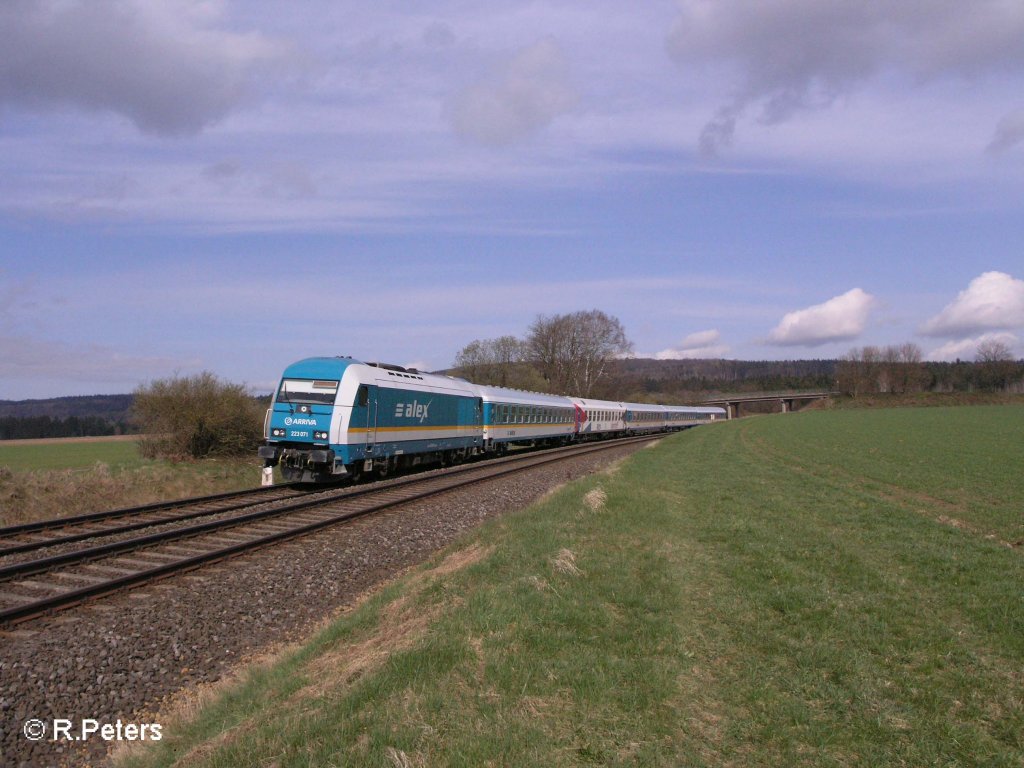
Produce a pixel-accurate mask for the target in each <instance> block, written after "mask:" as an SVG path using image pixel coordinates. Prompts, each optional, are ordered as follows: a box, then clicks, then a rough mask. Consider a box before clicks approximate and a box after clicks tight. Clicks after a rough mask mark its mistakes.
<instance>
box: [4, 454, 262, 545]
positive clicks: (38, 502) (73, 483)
mask: <svg viewBox="0 0 1024 768" xmlns="http://www.w3.org/2000/svg"><path fill="white" fill-rule="evenodd" d="M259 481H260V463H259V461H257V460H254V459H248V460H243V459H239V460H232V461H227V460H224V461H220V460H218V461H196V462H186V463H178V464H174V463H170V462H166V461H151V460H148V459H144V458H142V456H141V455H140V454H139V450H138V444H137V442H136V441H135V440H133V439H129V440H124V439H119V440H102V439H96V440H78V439H74V438H72V439H66V440H50V441H39V442H37V441H13V442H10V443H0V526H5V525H15V524H18V523H25V522H30V521H33V520H42V519H46V518H51V517H68V516H71V515H78V514H84V513H87V512H95V511H97V510H102V509H115V508H117V507H127V506H134V505H137V504H148V503H150V502H155V501H166V500H168V499H175V498H182V497H185V496H198V495H203V494H207V493H218V492H221V491H232V490H239V489H242V488H251V487H254V486H256V485H258V484H259Z"/></svg>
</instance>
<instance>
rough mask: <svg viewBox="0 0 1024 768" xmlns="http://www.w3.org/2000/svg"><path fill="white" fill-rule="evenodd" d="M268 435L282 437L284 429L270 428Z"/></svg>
mask: <svg viewBox="0 0 1024 768" xmlns="http://www.w3.org/2000/svg"><path fill="white" fill-rule="evenodd" d="M270 436H271V437H284V430H283V429H280V428H279V427H274V428H273V429H272V430H270Z"/></svg>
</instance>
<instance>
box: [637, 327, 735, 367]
mask: <svg viewBox="0 0 1024 768" xmlns="http://www.w3.org/2000/svg"><path fill="white" fill-rule="evenodd" d="M720 340H721V334H720V333H719V332H718V331H717V330H710V331H698V332H697V333H691V334H690V335H689V336H687V337H686V338H685V339H683V340H682V341H681V342H679V344H677V345H676V346H674V347H669V348H668V349H663V350H661V351H660V352H658V353H656V354H655V355H654V358H655V359H656V360H697V359H706V358H714V357H723V356H724V355H726V354H727V353H728V352H729V346H728V345H726V344H720V343H719V341H720Z"/></svg>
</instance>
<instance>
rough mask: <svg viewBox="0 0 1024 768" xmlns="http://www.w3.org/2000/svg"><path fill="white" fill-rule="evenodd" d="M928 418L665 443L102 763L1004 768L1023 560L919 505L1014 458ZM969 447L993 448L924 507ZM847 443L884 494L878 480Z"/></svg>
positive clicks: (759, 429)
mask: <svg viewBox="0 0 1024 768" xmlns="http://www.w3.org/2000/svg"><path fill="white" fill-rule="evenodd" d="M1019 411H1020V409H1013V408H1011V409H1010V410H1007V411H1005V412H1004V413H1003V414H1002V415H1003V417H1005V418H1006V419H1011V420H1012V419H1019V418H1020V413H1019ZM902 413H906V414H909V415H908V416H906V417H905V418H907V419H909V421H900V422H898V423H890V422H886V418H887V416H892V417H893V418H896V419H900V418H904V417H903V416H902V415H898V414H902ZM926 413H927V412H926V411H907V412H898V411H889V412H883V411H879V412H877V414H875V415H877V417H878V418H879V419H881V421H880V422H878V423H877V424H876V427H877V429H876V430H875V431H873V432H872V431H870V430H868V432H866V433H865V435H864V436H858V435H859V434H860V433H858V432H857V430H856V429H855V428H854V427H853V426H852V425H851V424H850V423H849V422H846V421H843V420H842V419H843V418H844V417H845V414H835V413H828V412H822V413H806V414H793V415H787V416H778V417H773V418H764V419H753V420H749V421H741V422H733V423H729V424H723V425H716V426H714V427H708V428H701V429H698V430H693V431H690V432H688V433H684V434H682V435H679V436H676V437H673V438H671V439H670V440H667V441H665V442H664V443H662V444H661V445H659V446H658V447H657V448H654V449H652V450H647V451H642V452H640V453H639V454H638V455H637V456H635V457H634V458H633V459H631V460H630V461H629V462H627V463H626V464H625V465H624V466H623V467H622V468H621V469H620V470H619V471H618V472H616V473H614V474H606V475H601V476H597V477H593V478H588V479H586V480H584V481H581V482H578V483H574V484H572V485H571V486H569V487H567V488H565V489H563V490H562V491H561V492H559V493H557V494H555V495H554V496H552V497H550V498H548V499H547V500H545V501H544V502H543V503H541V504H539V505H537V506H535V507H533V508H531V509H530V510H528V511H526V512H524V513H521V514H517V515H512V516H509V517H506V518H504V519H502V520H500V521H497V522H495V523H493V524H490V525H488V526H486V527H484V528H483V529H481V531H480V532H479V533H478V535H476V536H475V537H473V539H472V540H471V541H467V542H464V543H463V545H462V546H461V547H459V548H455V549H452V550H450V551H449V552H448V553H446V554H445V555H443V556H439V557H438V558H437V559H436V560H435V561H434V562H432V563H430V564H428V565H427V566H425V567H423V568H421V569H418V570H416V571H414V572H413V573H411V574H410V575H408V576H407V577H406V578H404V579H402V580H400V581H399V582H397V583H395V584H394V585H392V586H390V587H389V588H387V589H386V590H384V591H383V592H381V593H380V594H378V595H376V596H374V597H373V598H371V599H370V600H368V601H367V602H366V603H364V604H363V605H362V606H361V607H359V608H358V609H357V610H355V611H353V612H352V613H350V614H349V615H347V616H345V617H343V618H341V619H340V620H339V621H337V622H335V623H334V624H333V625H331V626H330V627H329V628H327V629H325V630H324V631H323V632H321V633H320V634H318V635H317V636H316V637H315V638H314V639H313V640H311V641H310V643H309V644H307V645H305V646H303V647H301V648H299V649H295V650H292V651H289V652H287V653H285V654H282V655H281V657H280V658H278V659H277V660H276V661H275V662H274V663H270V664H267V665H265V666H261V667H259V668H257V669H254V670H251V671H249V672H248V673H247V674H245V675H244V677H243V678H242V679H241V680H240V681H239V682H237V683H235V684H233V685H231V686H228V687H227V688H226V689H224V690H223V691H221V692H219V693H218V694H216V695H214V696H212V697H211V698H210V699H209V701H207V702H206V703H205V704H204V705H203V706H201V707H200V708H199V709H198V711H196V712H193V714H191V715H190V716H188V717H185V718H182V719H181V720H179V721H177V722H175V723H173V724H171V723H168V726H167V727H165V738H164V740H163V741H162V742H160V743H159V744H157V745H154V746H153V747H151V748H148V749H146V750H143V751H141V752H135V753H124V754H122V755H121V756H120V762H121V763H122V765H125V766H152V765H171V764H174V763H175V762H176V761H177V762H180V764H183V765H189V766H193V765H198V766H248V765H278V766H292V765H296V766H298V765H380V766H399V767H401V766H427V765H465V766H478V765H516V766H534V765H535V766H551V765H580V766H583V765H595V764H596V765H713V766H718V765H773V766H774V765H829V766H831V765H843V766H845V765H864V766H875V765H901V764H902V765H978V764H986V765H996V766H1002V765H1006V766H1010V765H1013V766H1017V765H1020V764H1021V762H1022V760H1024V736H1022V734H1024V671H1022V666H1021V659H1024V560H1022V552H1021V550H1020V549H1019V548H1013V547H1010V546H1007V545H1006V544H1005V543H1002V542H1001V541H999V540H997V539H996V538H994V537H990V536H989V534H988V533H986V531H984V530H979V529H976V528H975V527H968V526H965V525H956V524H953V523H951V522H949V521H948V520H946V519H944V517H945V516H944V513H943V512H942V510H941V509H937V508H935V507H934V506H933V505H932V504H931V502H930V501H929V499H930V498H931V497H930V496H928V497H927V498H924V496H926V494H923V493H922V492H921V491H920V488H925V489H927V490H928V491H929V492H931V491H932V490H934V491H935V493H936V498H938V500H939V501H942V502H943V503H959V501H958V500H959V499H960V498H961V497H959V496H956V495H955V494H954V496H953V497H951V498H953V501H952V502H950V501H947V499H946V498H939V496H941V495H943V494H945V493H946V492H947V491H950V490H951V489H952V490H955V488H954V485H956V487H957V488H960V487H962V488H963V489H965V490H966V491H968V492H973V493H977V494H978V495H979V496H980V495H982V494H983V492H987V490H988V483H989V481H990V479H989V477H988V475H981V476H978V477H975V476H973V475H972V474H970V473H971V472H973V471H974V470H975V469H976V468H979V467H982V466H984V465H986V464H992V463H994V464H995V465H996V466H995V467H993V469H997V468H998V467H1002V469H1003V470H1007V469H1010V468H1011V463H1010V462H1011V461H1015V460H1017V458H1018V457H1017V456H1016V454H1014V453H1013V452H1012V451H1009V452H1007V451H1002V452H1001V451H1000V450H999V441H1001V440H1002V433H999V432H996V433H995V434H992V433H991V432H990V431H988V428H980V427H979V428H978V429H977V431H976V432H973V433H971V432H969V430H971V429H972V427H971V426H969V425H970V424H971V423H972V419H973V418H975V416H976V414H977V409H950V410H949V413H948V414H947V415H946V417H945V418H941V419H933V420H927V421H923V422H917V421H915V414H926ZM998 421H999V419H998V418H996V419H994V420H993V423H997V422H998ZM911 427H913V429H915V430H918V432H917V433H915V434H917V435H918V437H919V438H920V439H915V440H903V442H900V438H901V437H906V436H907V434H908V432H907V430H908V429H910V428H911ZM968 434H970V439H971V440H974V441H981V442H988V443H990V444H991V445H990V446H989V448H988V449H985V450H984V451H981V449H980V448H979V451H981V454H983V457H981V458H979V459H978V460H977V463H976V464H971V465H969V466H970V468H969V472H968V474H966V475H963V476H962V477H959V478H954V480H950V481H948V482H945V481H944V483H939V485H940V486H941V487H939V488H937V489H935V488H933V486H934V485H935V484H936V482H937V480H936V478H939V479H941V477H942V473H941V472H940V473H939V474H936V475H929V474H927V473H926V472H927V471H930V470H929V469H928V468H929V466H930V462H932V461H935V460H936V456H937V455H938V457H939V458H938V461H940V463H941V462H945V464H944V466H948V465H952V464H954V463H955V459H954V458H953V457H951V456H947V455H946V453H948V452H949V450H950V449H949V446H956V445H959V444H960V441H961V440H964V439H966V437H965V436H966V435H968ZM1018 434H1019V433H1018ZM871 446H874V447H877V448H878V449H879V450H883V449H884V451H885V453H884V455H885V456H886V457H889V458H888V459H887V461H891V462H896V463H900V464H901V465H902V466H903V467H904V469H903V470H902V471H901V473H900V474H898V475H893V474H892V473H889V474H883V475H882V476H881V477H875V476H874V475H873V474H872V473H873V470H874V468H875V467H876V466H877V464H878V462H877V461H874V460H871V458H870V453H868V455H867V457H866V458H862V459H858V457H862V455H863V454H864V453H865V450H867V451H870V447H871ZM981 454H979V455H981ZM1015 466H1017V467H1019V464H1016V465H1015ZM921 473H925V474H921ZM1014 478H1015V479H1013V480H1011V481H1007V482H1006V483H1005V484H1004V485H1003V486H999V487H1000V488H1001V489H1003V490H1006V489H1009V490H1010V491H1011V492H1013V493H1019V492H1020V488H1019V484H1020V482H1021V481H1020V479H1019V472H1018V473H1017V474H1015V475H1014ZM900 489H903V490H900ZM1014 498H1016V497H1014ZM986 508H987V507H986V506H985V505H980V506H978V507H976V508H974V507H972V509H974V510H975V512H974V513H972V514H975V515H976V517H975V518H974V519H975V521H976V522H977V525H978V526H979V527H980V526H981V525H982V523H983V522H984V521H985V520H988V518H985V509H986ZM988 522H989V523H991V525H992V526H993V527H994V528H997V529H999V530H1000V532H1001V534H1004V535H1005V530H1004V529H1003V528H1001V526H1004V525H1005V524H1006V520H1005V515H1004V512H1003V511H999V510H996V511H995V512H994V513H993V515H992V517H991V520H988Z"/></svg>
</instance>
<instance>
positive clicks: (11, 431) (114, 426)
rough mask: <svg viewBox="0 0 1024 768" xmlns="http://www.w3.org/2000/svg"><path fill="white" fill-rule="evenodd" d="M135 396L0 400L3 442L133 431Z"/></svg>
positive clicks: (0, 435) (0, 429)
mask: <svg viewBox="0 0 1024 768" xmlns="http://www.w3.org/2000/svg"><path fill="white" fill-rule="evenodd" d="M134 399H135V398H134V397H133V396H132V395H89V396H84V397H54V398H49V399H46V400H0V440H19V439H26V438H37V437H94V436H100V435H117V434H124V433H126V432H131V431H132V426H131V408H132V403H133V402H134Z"/></svg>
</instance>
